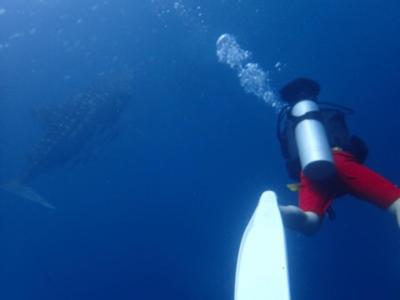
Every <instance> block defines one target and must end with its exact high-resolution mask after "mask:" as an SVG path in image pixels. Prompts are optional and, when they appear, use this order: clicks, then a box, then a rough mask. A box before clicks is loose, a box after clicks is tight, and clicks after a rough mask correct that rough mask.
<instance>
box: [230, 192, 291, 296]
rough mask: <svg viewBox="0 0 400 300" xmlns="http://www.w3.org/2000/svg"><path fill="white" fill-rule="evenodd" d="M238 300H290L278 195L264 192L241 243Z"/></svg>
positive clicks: (237, 268)
mask: <svg viewBox="0 0 400 300" xmlns="http://www.w3.org/2000/svg"><path fill="white" fill-rule="evenodd" d="M235 300H290V289H289V276H288V267H287V258H286V243H285V232H284V228H283V223H282V218H281V214H280V212H279V207H278V201H277V199H276V195H275V193H274V192H272V191H267V192H264V193H263V194H262V195H261V198H260V201H259V203H258V206H257V208H256V210H255V212H254V214H253V216H252V218H251V220H250V222H249V224H248V225H247V228H246V230H245V232H244V234H243V237H242V242H241V245H240V250H239V255H238V261H237V267H236V282H235Z"/></svg>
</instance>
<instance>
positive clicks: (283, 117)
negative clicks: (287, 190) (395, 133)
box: [277, 104, 368, 180]
mask: <svg viewBox="0 0 400 300" xmlns="http://www.w3.org/2000/svg"><path fill="white" fill-rule="evenodd" d="M352 113H353V111H352V110H350V109H347V108H344V107H341V106H336V105H332V104H329V105H328V104H327V105H324V104H320V114H319V115H318V118H319V120H320V121H321V122H322V124H323V125H324V127H325V131H326V134H327V138H328V142H329V145H330V146H331V147H332V148H333V147H338V148H341V149H343V150H344V151H346V152H350V153H351V154H353V155H354V156H355V157H356V158H357V160H358V161H359V162H360V163H363V162H364V161H365V159H366V157H367V154H368V148H367V146H366V144H365V143H364V142H363V141H362V140H361V139H360V138H359V137H357V136H355V135H352V134H350V132H349V129H348V127H347V123H346V116H347V115H349V114H352ZM297 123H298V121H296V120H295V119H294V118H292V117H290V107H287V108H284V109H283V110H282V111H281V113H280V116H279V120H278V129H277V134H278V139H279V142H280V146H281V151H282V154H283V157H284V159H285V162H286V168H287V171H288V174H289V176H290V177H291V178H293V179H295V180H299V177H300V173H301V164H300V159H299V154H298V150H297V145H296V140H295V133H294V129H295V127H296V125H297Z"/></svg>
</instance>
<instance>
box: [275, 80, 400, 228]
mask: <svg viewBox="0 0 400 300" xmlns="http://www.w3.org/2000/svg"><path fill="white" fill-rule="evenodd" d="M319 92H320V86H319V84H318V83H317V82H315V81H313V80H310V79H307V78H298V79H295V80H293V81H291V82H289V83H288V84H287V85H285V86H284V87H283V88H282V89H281V90H280V95H281V98H282V99H283V100H284V101H285V102H286V103H287V105H286V106H285V107H284V108H283V109H282V110H281V112H280V114H279V118H278V128H277V135H278V140H279V142H280V146H281V151H282V154H283V157H284V159H285V162H286V167H287V171H288V174H289V177H291V178H292V179H294V180H296V181H297V182H299V183H298V184H289V185H288V188H289V189H291V190H292V191H298V192H299V199H298V206H294V205H287V206H280V211H281V215H282V219H283V222H284V224H285V226H286V227H288V228H290V229H293V230H296V231H299V232H301V233H304V234H306V235H312V234H314V233H316V232H317V231H318V229H319V228H320V226H321V223H322V220H323V217H324V215H325V213H327V214H328V215H329V217H330V218H331V219H333V218H334V211H333V210H332V208H331V204H332V202H333V200H334V199H335V198H338V197H341V196H344V195H347V194H350V195H352V196H355V197H357V198H359V199H362V200H365V201H367V202H369V203H372V204H375V205H376V206H378V207H381V208H383V209H385V210H387V211H388V212H390V213H392V214H394V215H395V217H396V219H397V223H398V225H399V226H400V189H399V188H398V187H397V186H396V185H394V184H393V183H391V182H390V181H388V180H387V179H385V178H384V177H382V176H381V175H379V174H377V173H376V172H374V171H372V170H371V169H369V168H368V167H366V166H365V165H364V162H365V160H366V158H367V154H368V148H367V146H366V144H365V143H364V142H363V141H362V139H361V138H359V137H358V136H356V135H352V134H351V133H350V132H349V130H348V127H347V124H346V116H347V115H350V114H352V113H353V111H352V110H351V109H349V108H346V107H343V106H340V105H336V104H331V103H323V102H319V101H318V100H317V97H318V95H319Z"/></svg>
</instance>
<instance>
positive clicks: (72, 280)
mask: <svg viewBox="0 0 400 300" xmlns="http://www.w3.org/2000/svg"><path fill="white" fill-rule="evenodd" d="M399 36H400V3H399V2H398V1H394V0H387V1H378V0H365V1H356V0H347V1H335V0H323V1H321V0H303V1H298V0H271V1H261V0H202V1H200V0H176V1H173V0H112V1H111V0H79V1H78V0H76V1H62V0H29V1H26V0H2V1H0V298H1V299H4V300H36V299H37V300H39V299H40V300H47V299H49V300H50V299H51V300H54V299H59V300H83V299H84V300H89V299H96V300H102V299H118V300H125V299H137V300H153V299H174V300H179V299H182V300H183V299H185V300H228V299H233V298H234V282H235V270H236V258H237V253H238V249H239V245H240V240H241V236H242V233H243V231H244V229H245V227H246V224H247V222H248V221H249V219H250V217H251V215H252V213H253V211H254V209H255V207H256V205H257V203H258V199H259V197H260V195H261V193H262V192H263V191H265V190H274V191H275V192H276V193H277V195H278V200H279V202H280V204H296V203H297V195H296V194H295V193H292V192H290V191H288V190H287V188H286V184H287V183H289V182H290V179H289V177H288V175H287V174H286V169H285V165H284V161H283V158H282V156H281V153H280V148H279V144H278V141H277V139H276V132H275V131H276V122H277V111H279V108H280V107H281V105H282V103H281V102H280V100H279V97H278V96H277V91H278V90H279V88H280V87H282V85H284V84H285V83H286V82H288V81H290V80H292V79H294V78H296V77H300V76H301V77H303V76H305V77H310V78H313V79H315V80H317V81H318V82H319V83H320V84H321V96H320V98H321V100H323V101H327V102H335V103H338V104H341V105H345V106H348V107H351V108H353V109H354V110H355V111H356V113H355V114H354V115H353V116H351V117H349V119H348V121H349V125H350V127H351V130H352V132H354V133H355V134H357V135H360V136H361V137H362V138H363V139H364V140H366V141H367V143H368V147H369V151H370V153H369V157H368V160H367V165H368V166H370V167H372V168H373V169H374V170H377V171H378V172H379V173H381V174H383V175H385V176H386V177H387V178H389V179H390V180H392V181H393V182H396V183H399V182H400V156H399V152H400V140H399V132H398V130H399V125H400V123H399V113H400V105H399V99H398V95H399V94H400V85H399V84H398V80H399V74H398V72H399V70H400V59H399V53H400V39H399ZM217 41H218V42H217ZM333 207H334V209H335V211H336V213H337V219H336V220H335V221H330V220H328V219H327V218H326V220H325V221H324V224H323V227H322V229H321V231H320V232H318V234H317V235H315V236H313V237H305V236H303V235H301V234H299V233H296V232H293V231H287V235H286V237H287V246H288V260H289V271H290V284H291V294H292V300H321V299H324V300H333V299H335V300H336V299H343V300H347V299H349V300H350V299H352V300H353V299H384V300H398V299H399V297H400V296H399V295H400V284H399V280H400V251H399V249H400V231H399V230H400V229H399V228H398V226H397V225H396V222H395V220H394V218H393V217H392V216H390V215H389V214H387V213H386V212H384V211H383V210H381V209H378V208H376V207H373V206H371V205H369V204H366V203H365V202H362V201H360V200H357V199H354V198H352V197H343V198H340V199H338V200H337V201H335V202H334V204H333ZM271 300H278V299H271Z"/></svg>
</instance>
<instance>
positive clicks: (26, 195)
mask: <svg viewBox="0 0 400 300" xmlns="http://www.w3.org/2000/svg"><path fill="white" fill-rule="evenodd" d="M0 188H1V189H3V190H5V191H7V192H9V193H11V194H14V195H16V196H18V197H21V198H23V199H26V200H29V201H32V202H35V203H37V204H39V205H41V206H43V207H45V208H48V209H55V206H54V205H52V204H51V203H49V202H47V201H46V200H45V199H44V198H43V197H42V196H40V195H39V194H38V193H37V192H35V191H34V190H33V189H32V188H30V187H29V186H26V185H23V184H21V183H20V182H18V181H16V180H13V181H8V182H6V183H3V184H0Z"/></svg>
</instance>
